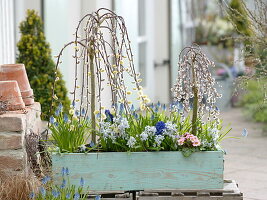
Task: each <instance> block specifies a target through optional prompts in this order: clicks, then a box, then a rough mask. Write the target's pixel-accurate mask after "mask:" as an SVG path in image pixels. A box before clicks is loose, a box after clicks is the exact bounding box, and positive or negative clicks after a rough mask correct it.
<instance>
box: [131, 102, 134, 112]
mask: <svg viewBox="0 0 267 200" xmlns="http://www.w3.org/2000/svg"><path fill="white" fill-rule="evenodd" d="M131 111H132V112H133V111H134V105H133V104H132V106H131Z"/></svg>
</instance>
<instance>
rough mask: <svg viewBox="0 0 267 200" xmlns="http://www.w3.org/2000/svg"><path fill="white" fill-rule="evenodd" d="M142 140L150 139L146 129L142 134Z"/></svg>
mask: <svg viewBox="0 0 267 200" xmlns="http://www.w3.org/2000/svg"><path fill="white" fill-rule="evenodd" d="M140 137H141V140H142V141H146V140H147V139H148V134H147V133H146V132H145V131H144V132H142V133H141V134H140Z"/></svg>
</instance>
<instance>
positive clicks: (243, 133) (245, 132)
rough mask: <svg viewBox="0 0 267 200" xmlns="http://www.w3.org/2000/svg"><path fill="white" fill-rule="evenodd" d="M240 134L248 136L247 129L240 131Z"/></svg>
mask: <svg viewBox="0 0 267 200" xmlns="http://www.w3.org/2000/svg"><path fill="white" fill-rule="evenodd" d="M242 136H243V137H247V136H248V131H247V129H245V128H244V129H243V131H242Z"/></svg>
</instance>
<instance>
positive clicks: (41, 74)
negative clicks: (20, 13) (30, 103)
mask: <svg viewBox="0 0 267 200" xmlns="http://www.w3.org/2000/svg"><path fill="white" fill-rule="evenodd" d="M19 28H20V32H21V38H20V41H19V42H18V44H17V47H18V51H19V54H18V56H17V63H24V64H25V67H26V70H27V73H28V77H29V81H30V84H31V87H32V88H33V90H34V97H35V101H38V102H40V103H41V105H42V119H45V120H47V119H48V118H49V115H50V114H52V113H54V111H52V113H49V110H50V105H51V102H52V96H51V92H52V85H53V82H54V79H55V63H54V61H53V59H52V56H51V49H50V47H49V44H48V42H47V41H46V38H45V35H44V29H43V22H42V20H41V18H40V17H39V16H38V14H37V13H36V12H35V11H34V10H28V11H27V17H26V20H25V21H22V22H21V24H20V27H19ZM57 77H59V80H58V82H57V84H56V88H55V93H56V95H57V97H58V99H59V100H60V102H61V103H62V104H63V106H64V107H65V108H67V107H69V105H70V101H69V99H68V97H67V89H66V87H65V82H64V81H63V80H62V75H61V73H60V72H59V71H57ZM55 107H56V106H54V109H55Z"/></svg>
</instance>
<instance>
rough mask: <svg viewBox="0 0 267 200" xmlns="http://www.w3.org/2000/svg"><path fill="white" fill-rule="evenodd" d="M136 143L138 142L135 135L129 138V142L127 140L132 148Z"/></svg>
mask: <svg viewBox="0 0 267 200" xmlns="http://www.w3.org/2000/svg"><path fill="white" fill-rule="evenodd" d="M135 143H136V139H135V138H134V137H132V136H131V137H130V138H129V140H128V142H127V145H128V146H129V147H130V148H133V147H134V145H135Z"/></svg>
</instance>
